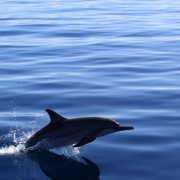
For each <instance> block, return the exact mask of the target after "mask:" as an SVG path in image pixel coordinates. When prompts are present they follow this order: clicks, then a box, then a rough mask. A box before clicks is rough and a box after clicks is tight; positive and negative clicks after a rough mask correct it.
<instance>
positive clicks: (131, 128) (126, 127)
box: [118, 126, 134, 131]
mask: <svg viewBox="0 0 180 180" xmlns="http://www.w3.org/2000/svg"><path fill="white" fill-rule="evenodd" d="M118 129H119V131H125V130H133V129H134V128H133V127H128V126H119V127H118Z"/></svg>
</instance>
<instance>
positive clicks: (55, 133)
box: [25, 109, 133, 149]
mask: <svg viewBox="0 0 180 180" xmlns="http://www.w3.org/2000/svg"><path fill="white" fill-rule="evenodd" d="M45 111H46V112H47V113H48V114H49V116H50V120H51V121H50V123H49V124H48V125H46V126H45V127H43V128H42V129H40V130H39V131H37V132H36V133H35V134H34V135H32V136H31V137H30V138H29V139H28V140H27V142H26V144H25V148H45V149H53V148H58V147H62V146H67V145H72V146H73V147H80V146H83V145H85V144H87V143H90V142H92V141H94V140H95V139H96V138H97V137H101V136H104V135H107V134H110V133H114V132H117V131H124V130H131V129H133V127H126V126H121V125H120V124H118V123H117V122H116V121H114V120H112V119H108V118H101V117H83V118H74V119H67V118H64V117H62V116H61V115H59V114H57V113H56V112H54V111H53V110H51V109H46V110H45Z"/></svg>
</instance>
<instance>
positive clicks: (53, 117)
mask: <svg viewBox="0 0 180 180" xmlns="http://www.w3.org/2000/svg"><path fill="white" fill-rule="evenodd" d="M45 111H46V112H47V113H48V114H49V117H50V119H51V122H50V123H55V122H60V121H64V120H66V118H64V117H62V116H61V115H59V114H58V113H56V112H55V111H53V110H51V109H46V110H45Z"/></svg>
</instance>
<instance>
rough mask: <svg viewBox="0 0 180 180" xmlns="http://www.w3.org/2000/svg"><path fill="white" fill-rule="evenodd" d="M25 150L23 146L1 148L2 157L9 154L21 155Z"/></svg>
mask: <svg viewBox="0 0 180 180" xmlns="http://www.w3.org/2000/svg"><path fill="white" fill-rule="evenodd" d="M23 150H24V147H23V146H22V145H18V146H13V145H10V146H5V147H2V148H0V155H7V154H19V153H20V152H22V151H23Z"/></svg>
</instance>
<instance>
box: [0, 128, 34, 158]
mask: <svg viewBox="0 0 180 180" xmlns="http://www.w3.org/2000/svg"><path fill="white" fill-rule="evenodd" d="M31 135H32V132H24V131H22V130H21V129H16V130H11V131H10V132H9V133H8V134H7V135H4V136H1V137H0V142H10V145H7V144H6V145H3V147H1V148H0V155H7V154H9V155H10V154H19V153H22V152H25V151H26V150H25V146H24V144H25V142H26V140H27V139H28V138H29V137H30V136H31Z"/></svg>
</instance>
